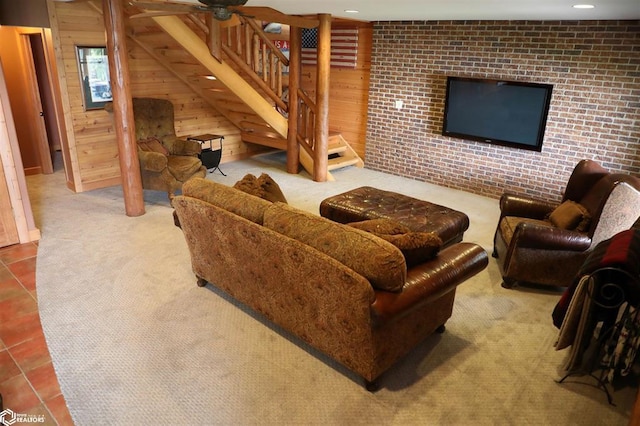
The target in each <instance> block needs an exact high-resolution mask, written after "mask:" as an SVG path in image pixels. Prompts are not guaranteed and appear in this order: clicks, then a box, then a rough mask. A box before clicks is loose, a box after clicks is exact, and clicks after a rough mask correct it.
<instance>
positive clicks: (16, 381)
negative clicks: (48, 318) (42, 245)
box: [0, 243, 73, 426]
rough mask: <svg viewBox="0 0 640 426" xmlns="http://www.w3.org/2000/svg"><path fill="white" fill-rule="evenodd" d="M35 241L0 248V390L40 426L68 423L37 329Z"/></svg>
mask: <svg viewBox="0 0 640 426" xmlns="http://www.w3.org/2000/svg"><path fill="white" fill-rule="evenodd" d="M37 253H38V245H37V244H36V243H28V244H18V245H13V246H9V247H4V248H0V394H2V398H3V402H4V408H5V409H10V410H12V411H13V412H14V413H19V414H27V415H31V416H36V417H34V419H37V421H38V422H37V423H33V424H40V425H61V426H62V425H73V421H72V419H71V415H70V414H69V410H68V409H67V404H66V402H65V400H64V396H62V393H61V392H60V386H59V385H58V379H57V378H56V374H55V371H54V369H53V364H52V363H51V356H50V355H49V350H48V349H47V343H46V341H45V338H44V334H43V332H42V326H41V324H40V316H39V314H38V298H37V295H36V254H37Z"/></svg>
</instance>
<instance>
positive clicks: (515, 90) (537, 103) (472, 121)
mask: <svg viewBox="0 0 640 426" xmlns="http://www.w3.org/2000/svg"><path fill="white" fill-rule="evenodd" d="M552 89H553V85H551V84H539V83H522V82H516V81H502V80H489V79H478V78H466V77H452V76H449V77H447V93H446V97H445V106H444V121H443V125H442V134H443V135H445V136H452V137H456V138H461V139H470V140H477V141H481V142H489V143H495V144H498V145H506V146H513V147H518V148H523V149H528V150H532V151H541V150H542V141H543V139H544V130H545V127H546V124H547V114H548V112H549V103H550V102H551V91H552Z"/></svg>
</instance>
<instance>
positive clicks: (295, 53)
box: [287, 27, 302, 174]
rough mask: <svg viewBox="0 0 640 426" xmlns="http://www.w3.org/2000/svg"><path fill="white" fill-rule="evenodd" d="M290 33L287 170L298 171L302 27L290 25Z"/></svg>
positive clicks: (290, 171)
mask: <svg viewBox="0 0 640 426" xmlns="http://www.w3.org/2000/svg"><path fill="white" fill-rule="evenodd" d="M290 28H291V29H290V33H289V40H290V41H289V43H290V45H289V134H288V138H287V172H289V173H294V174H295V173H298V171H299V168H300V145H298V138H297V136H298V114H299V113H300V111H299V102H298V89H299V88H300V77H301V71H302V58H301V56H302V29H301V28H300V27H290Z"/></svg>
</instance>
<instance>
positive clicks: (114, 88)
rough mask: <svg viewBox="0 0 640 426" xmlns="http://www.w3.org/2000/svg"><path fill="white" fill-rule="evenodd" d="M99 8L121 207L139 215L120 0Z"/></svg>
mask: <svg viewBox="0 0 640 426" xmlns="http://www.w3.org/2000/svg"><path fill="white" fill-rule="evenodd" d="M102 8H103V11H104V25H105V29H106V33H107V52H108V57H109V75H110V78H111V92H112V94H113V119H114V124H115V130H116V138H117V140H118V154H119V155H118V156H119V160H120V174H121V176H122V189H123V192H124V206H125V211H126V214H127V216H140V215H143V214H144V196H143V191H142V177H141V176H140V163H139V162H138V149H137V147H136V135H135V121H134V118H133V102H132V100H131V95H130V80H129V57H128V54H127V43H126V41H127V40H126V39H127V33H126V30H125V26H124V19H125V16H124V9H123V6H122V1H121V0H102Z"/></svg>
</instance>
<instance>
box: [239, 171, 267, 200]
mask: <svg viewBox="0 0 640 426" xmlns="http://www.w3.org/2000/svg"><path fill="white" fill-rule="evenodd" d="M233 187H234V188H235V189H238V190H240V191H242V192H246V193H247V194H251V195H255V196H256V197H260V192H261V191H260V185H258V178H256V177H255V176H254V175H252V174H251V173H248V174H246V175H244V177H243V178H242V179H240V180H239V181H237V182H236V183H235V184H234V185H233ZM260 198H262V197H260Z"/></svg>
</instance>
